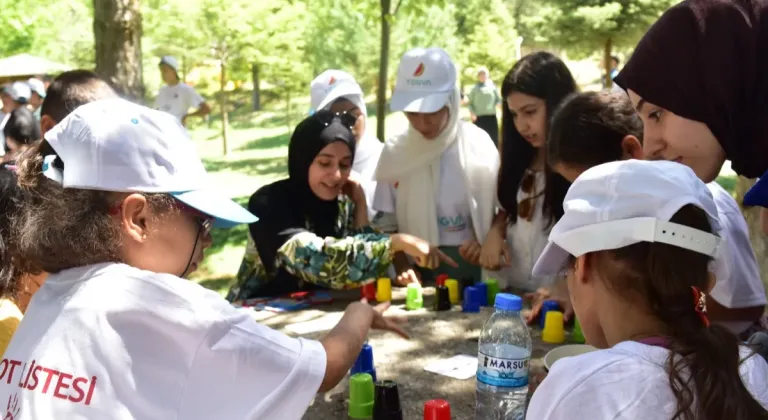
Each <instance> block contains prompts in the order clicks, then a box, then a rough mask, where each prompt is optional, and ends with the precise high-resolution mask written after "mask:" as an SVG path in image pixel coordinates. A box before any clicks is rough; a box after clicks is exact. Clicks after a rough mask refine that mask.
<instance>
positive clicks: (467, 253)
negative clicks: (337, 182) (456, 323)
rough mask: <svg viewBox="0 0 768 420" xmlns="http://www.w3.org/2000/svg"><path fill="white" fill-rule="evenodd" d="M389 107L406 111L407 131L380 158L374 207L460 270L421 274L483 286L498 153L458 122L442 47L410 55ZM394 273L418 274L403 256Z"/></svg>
mask: <svg viewBox="0 0 768 420" xmlns="http://www.w3.org/2000/svg"><path fill="white" fill-rule="evenodd" d="M390 106H391V108H392V110H393V111H403V112H404V113H405V116H406V118H408V123H409V126H408V128H407V129H406V131H405V132H403V133H400V134H398V135H396V136H395V137H393V138H392V139H390V140H388V141H387V143H386V144H385V146H384V150H383V151H382V153H381V157H380V158H379V164H378V167H377V168H376V181H378V185H377V186H376V194H375V197H374V206H373V207H374V209H376V210H377V211H380V212H382V213H385V214H389V215H394V219H395V220H396V225H397V229H398V231H399V232H401V233H408V234H411V235H414V236H417V237H419V238H423V239H426V240H427V241H428V242H429V243H433V244H438V245H439V246H440V249H441V250H442V251H443V252H445V253H446V254H448V255H449V256H451V258H453V259H454V260H455V261H456V262H457V263H458V264H459V267H458V268H452V267H448V266H446V265H443V266H441V267H438V268H437V269H435V270H432V271H422V272H421V273H420V274H422V275H426V276H427V277H432V276H436V275H438V274H448V275H449V277H451V278H456V279H464V278H472V279H474V280H479V279H480V277H481V275H482V272H481V269H480V267H478V266H477V264H478V263H479V257H480V243H479V242H478V241H483V240H484V239H485V236H486V234H487V233H488V229H489V228H490V226H491V220H492V218H493V215H494V213H495V202H496V198H495V197H496V193H495V185H496V177H497V172H498V168H499V153H498V150H497V149H496V147H495V146H494V144H493V142H492V141H491V139H490V137H489V136H488V134H487V133H486V132H484V131H483V130H481V129H480V128H478V127H477V126H476V125H474V124H471V123H468V122H465V121H462V120H461V119H460V118H459V88H458V85H457V82H456V67H455V65H454V64H453V61H452V60H451V58H450V57H449V56H448V54H447V53H446V52H445V51H444V50H443V49H441V48H415V49H413V50H410V51H408V52H406V53H405V54H404V55H403V57H402V59H401V60H400V65H399V67H398V70H397V84H396V85H395V89H394V91H393V93H392V100H391V105H390ZM395 267H396V271H397V275H398V280H400V281H401V282H403V283H406V282H408V281H409V280H410V281H413V280H415V279H416V277H418V276H419V274H417V272H416V271H415V269H414V268H413V266H412V264H411V263H410V262H409V261H408V260H407V259H406V258H404V256H402V255H396V256H395ZM402 277H408V278H405V279H404V278H402ZM427 280H429V279H427Z"/></svg>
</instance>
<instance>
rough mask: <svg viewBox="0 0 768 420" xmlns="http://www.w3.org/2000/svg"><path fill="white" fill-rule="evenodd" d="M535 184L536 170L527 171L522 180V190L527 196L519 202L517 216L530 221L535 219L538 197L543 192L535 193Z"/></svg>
mask: <svg viewBox="0 0 768 420" xmlns="http://www.w3.org/2000/svg"><path fill="white" fill-rule="evenodd" d="M535 186H536V172H533V171H525V175H524V176H523V179H522V180H521V181H520V191H522V192H523V193H524V194H526V195H527V197H525V198H524V199H523V200H522V201H520V202H519V203H517V217H518V218H520V219H524V220H527V221H529V222H530V221H531V220H532V219H533V212H534V210H535V209H536V199H537V198H539V197H540V196H541V194H542V193H541V192H540V193H535V191H534V187H535Z"/></svg>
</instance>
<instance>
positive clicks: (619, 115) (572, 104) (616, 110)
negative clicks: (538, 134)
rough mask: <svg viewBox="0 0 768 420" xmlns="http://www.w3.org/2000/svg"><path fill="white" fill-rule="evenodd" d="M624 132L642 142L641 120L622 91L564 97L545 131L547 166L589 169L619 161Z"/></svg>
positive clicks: (584, 93)
mask: <svg viewBox="0 0 768 420" xmlns="http://www.w3.org/2000/svg"><path fill="white" fill-rule="evenodd" d="M627 135H633V136H635V137H637V138H638V140H640V141H642V138H643V122H642V121H641V120H640V117H638V116H637V112H635V108H634V107H633V106H632V102H630V100H629V98H628V97H627V95H626V94H624V93H621V92H608V91H600V92H582V93H575V94H572V95H570V96H568V97H567V98H566V99H565V100H564V101H563V102H562V103H561V104H560V106H558V107H557V109H556V110H555V112H554V114H553V116H552V119H551V120H550V122H549V132H548V134H547V160H548V161H549V164H550V165H554V164H556V163H560V162H562V163H565V164H568V165H574V166H576V167H579V168H581V169H589V168H591V167H593V166H597V165H600V164H603V163H608V162H614V161H617V160H621V158H622V155H623V149H622V145H621V142H622V140H623V139H624V137H626V136H627Z"/></svg>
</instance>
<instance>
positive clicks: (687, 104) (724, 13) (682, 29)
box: [615, 0, 768, 178]
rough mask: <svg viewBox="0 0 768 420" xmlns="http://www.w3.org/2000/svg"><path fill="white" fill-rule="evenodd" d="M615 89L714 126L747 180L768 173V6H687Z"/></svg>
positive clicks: (705, 1)
mask: <svg viewBox="0 0 768 420" xmlns="http://www.w3.org/2000/svg"><path fill="white" fill-rule="evenodd" d="M615 82H616V84H618V85H619V86H621V87H622V88H624V89H625V90H628V89H631V90H633V91H635V92H636V93H637V94H638V95H640V96H641V97H642V98H643V99H645V100H646V101H648V102H651V103H653V104H655V105H658V106H660V107H662V108H665V109H668V110H670V111H672V112H674V113H675V114H677V115H680V116H681V117H684V118H688V119H690V120H694V121H699V122H702V123H704V124H706V125H707V126H708V127H709V129H710V130H712V133H713V134H714V135H715V137H716V138H717V140H718V141H719V142H720V144H721V146H722V147H723V149H724V150H725V153H726V156H727V158H728V159H730V160H731V162H732V166H733V169H734V171H736V173H738V174H739V175H744V176H747V177H750V178H754V177H757V176H760V175H762V173H763V172H765V171H766V169H768V118H766V117H768V0H686V1H684V2H682V3H680V4H678V5H676V6H674V7H672V8H670V9H669V10H667V11H666V12H665V13H664V14H663V15H662V16H661V18H659V20H658V21H657V22H656V23H655V24H654V25H653V26H652V27H651V29H650V30H648V32H647V33H646V34H645V36H644V37H643V39H642V40H641V41H640V43H639V44H638V45H637V48H636V49H635V51H634V53H633V54H632V57H631V58H630V60H629V61H628V62H627V64H626V66H624V68H623V69H622V70H621V72H620V73H619V75H618V76H617V77H616V79H615Z"/></svg>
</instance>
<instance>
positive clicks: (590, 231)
mask: <svg viewBox="0 0 768 420" xmlns="http://www.w3.org/2000/svg"><path fill="white" fill-rule="evenodd" d="M688 204H692V205H694V206H696V207H698V208H700V209H702V210H704V212H705V213H706V215H707V217H708V219H709V221H710V224H711V225H712V228H713V231H715V232H717V231H719V230H720V224H719V222H718V212H717V207H716V205H715V201H714V199H713V198H712V193H710V191H709V189H708V188H707V186H706V185H705V184H704V183H703V182H702V181H701V180H700V179H699V178H698V177H697V176H696V174H695V173H694V172H693V171H692V170H691V169H690V168H689V167H687V166H685V165H682V164H679V163H675V162H665V161H653V162H652V161H642V160H625V161H617V162H611V163H606V164H603V165H598V166H595V167H593V168H591V169H588V170H587V171H585V172H584V173H582V174H581V175H580V176H579V177H578V178H577V179H576V181H574V182H573V184H572V185H571V187H570V188H569V189H568V193H567V194H566V195H565V201H564V202H563V208H564V209H565V214H564V215H563V217H561V218H560V220H559V221H558V222H557V223H556V224H555V226H554V227H553V228H552V231H551V233H550V234H549V243H548V244H547V246H546V247H545V248H544V251H543V252H542V253H541V255H540V256H539V259H538V260H537V261H536V265H535V266H534V267H533V274H534V275H537V276H545V275H555V274H559V273H560V272H561V271H562V269H563V268H564V266H565V263H566V262H567V260H568V257H569V255H572V256H574V257H580V256H582V255H584V254H587V253H590V252H596V251H602V250H611V249H618V248H623V247H625V246H629V245H632V244H636V243H638V242H662V243H666V244H670V245H675V246H678V247H681V248H685V249H689V250H692V251H695V252H698V253H701V254H705V255H709V256H711V257H713V258H715V257H717V255H718V251H719V249H720V248H721V247H722V244H721V242H722V240H721V239H720V238H719V237H718V236H715V235H713V234H711V233H708V232H704V231H701V230H698V229H693V228H690V227H688V226H683V225H680V224H677V223H671V222H669V220H670V218H672V216H674V215H675V213H677V211H678V210H680V208H682V207H683V206H685V205H688ZM723 263H725V262H724V261H722V259H718V260H717V261H716V264H715V265H717V264H723ZM716 271H717V270H716Z"/></svg>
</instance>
